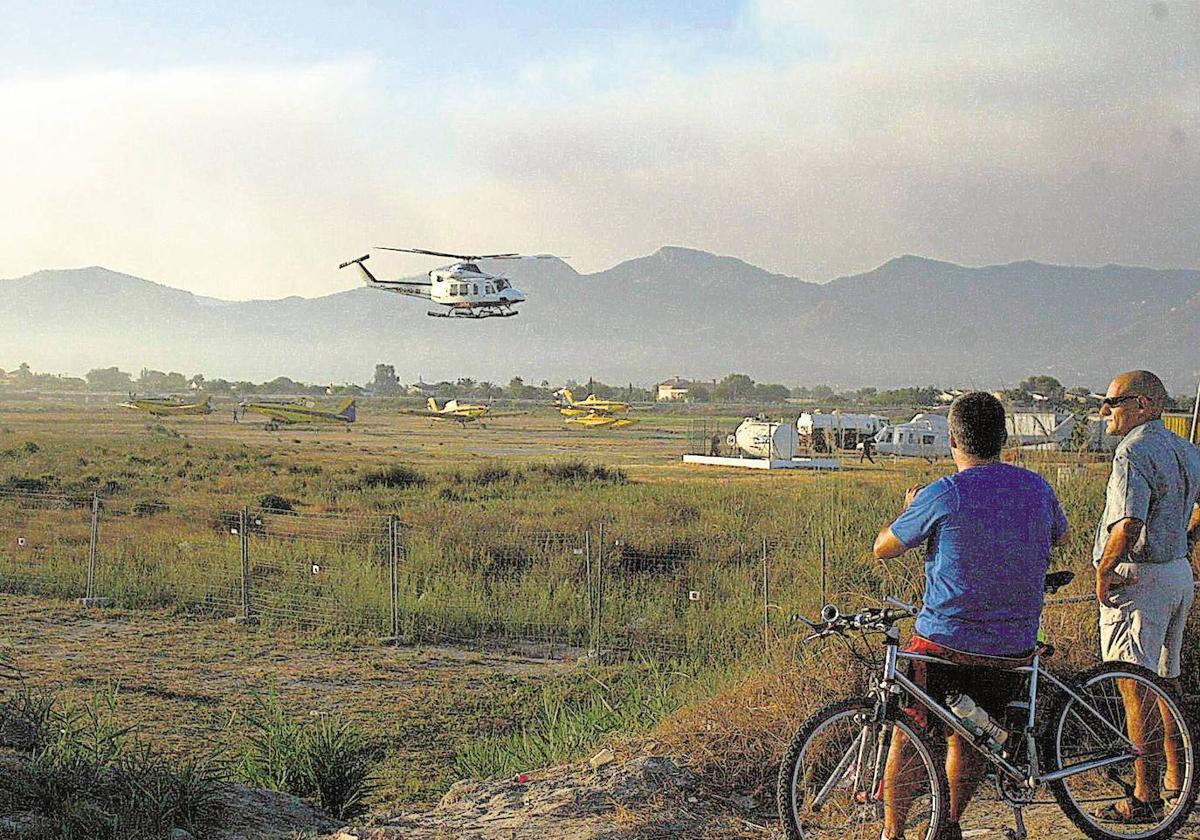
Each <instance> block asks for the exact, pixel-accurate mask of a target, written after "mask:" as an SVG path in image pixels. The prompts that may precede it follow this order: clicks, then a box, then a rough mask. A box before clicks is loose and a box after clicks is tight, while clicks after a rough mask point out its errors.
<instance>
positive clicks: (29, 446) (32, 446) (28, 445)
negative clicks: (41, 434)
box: [21, 440, 42, 455]
mask: <svg viewBox="0 0 1200 840" xmlns="http://www.w3.org/2000/svg"><path fill="white" fill-rule="evenodd" d="M21 448H22V449H24V450H25V451H26V452H27V453H29V454H30V455H35V454H37V453H38V452H41V451H42V447H40V446H38V445H37V444H36V443H34V442H33V441H31V440H27V441H25V443H24V444H23V445H22V446H21Z"/></svg>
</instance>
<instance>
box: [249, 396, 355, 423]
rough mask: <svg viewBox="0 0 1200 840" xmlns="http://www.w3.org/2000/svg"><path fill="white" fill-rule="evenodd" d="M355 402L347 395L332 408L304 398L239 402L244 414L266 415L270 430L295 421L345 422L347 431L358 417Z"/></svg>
mask: <svg viewBox="0 0 1200 840" xmlns="http://www.w3.org/2000/svg"><path fill="white" fill-rule="evenodd" d="M354 402H355V400H354V397H346V399H344V400H342V401H341V402H340V403H338V405H337V406H336V407H335V408H332V409H330V408H320V407H318V406H316V405H314V404H313V403H312V402H311V401H303V400H263V401H260V402H250V401H247V400H243V401H242V402H240V403H239V404H238V408H239V410H240V411H241V413H242V414H243V415H245V414H246V413H247V412H249V413H251V414H258V415H261V416H262V417H266V418H267V423H266V425H265V426H264V427H263V428H265V429H266V430H267V431H268V432H271V431H274V430H275V429H278V428H279V427H280V426H290V425H292V424H293V423H343V424H345V426H346V431H349V430H350V424H351V423H353V422H354V421H355V420H357V419H358V415H357V412H356V411H355V409H354Z"/></svg>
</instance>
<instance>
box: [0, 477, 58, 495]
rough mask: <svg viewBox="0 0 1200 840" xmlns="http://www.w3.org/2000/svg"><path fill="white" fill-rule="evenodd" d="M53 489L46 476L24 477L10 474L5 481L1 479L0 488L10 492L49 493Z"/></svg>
mask: <svg viewBox="0 0 1200 840" xmlns="http://www.w3.org/2000/svg"><path fill="white" fill-rule="evenodd" d="M51 489H52V488H51V486H50V482H49V481H47V480H46V479H45V478H23V477H21V476H16V475H10V476H9V477H8V478H6V479H4V481H0V490H7V491H8V492H10V493H49V492H50V491H51Z"/></svg>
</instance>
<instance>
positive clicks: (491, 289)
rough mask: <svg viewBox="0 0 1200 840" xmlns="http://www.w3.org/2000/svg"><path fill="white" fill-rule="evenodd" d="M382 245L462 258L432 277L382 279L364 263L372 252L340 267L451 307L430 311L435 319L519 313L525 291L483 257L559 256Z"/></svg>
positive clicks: (391, 289) (387, 287)
mask: <svg viewBox="0 0 1200 840" xmlns="http://www.w3.org/2000/svg"><path fill="white" fill-rule="evenodd" d="M379 248H380V250H382V251H400V252H403V253H406V254H424V255H427V256H431V257H449V258H451V259H454V260H458V262H455V263H452V264H450V265H447V266H442V267H441V268H435V269H433V270H432V271H430V272H429V274H428V277H429V279H428V280H380V279H378V278H377V277H375V275H373V274H372V273H371V272H370V270H369V269H368V268H367V267H366V266H365V265H364V263H365V262H366V261H367V260H368V259H370V256H371V255H370V254H366V255H364V256H361V257H359V258H358V259H356V260H350V261H349V262H344V263H342V264H341V265H339V266H338V268H346V267H347V266H351V265H353V266H356V267H357V268H358V271H359V274H361V275H362V278H363V280H364V282H366V284H367V285H368V286H370V287H372V288H374V289H382V290H383V291H385V292H395V293H396V294H401V295H408V296H409V297H416V298H422V299H424V300H428V301H431V302H432V303H436V304H439V305H441V306H444V307H447V311H435V310H430V311H429V312H428V313H426V314H428V315H430V316H432V317H434V318H472V319H479V318H510V317H512V316H513V315H517V314H519V313H518V312H517V310H516V309H515V308H514V307H516V305H517V304H519V303H523V302H524V300H525V294H524V292H522V291H521V290H520V289H514V288H513V286H512V283H511V282H510V281H509V280H508V278H507V277H501V276H499V275H496V274H488V273H487V272H485V271H483V270H482V269H480V267H479V266H478V265H477V263H478V262H479V261H480V260H524V259H533V260H541V259H555V257H554V256H553V255H552V254H533V255H528V256H526V255H522V254H448V253H444V252H442V251H427V250H425V249H424V248H388V247H385V246H379Z"/></svg>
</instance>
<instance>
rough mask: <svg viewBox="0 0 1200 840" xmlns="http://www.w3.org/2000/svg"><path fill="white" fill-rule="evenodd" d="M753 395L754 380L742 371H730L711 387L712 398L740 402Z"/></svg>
mask: <svg viewBox="0 0 1200 840" xmlns="http://www.w3.org/2000/svg"><path fill="white" fill-rule="evenodd" d="M753 396H754V380H753V379H751V378H750V377H749V376H747V375H746V374H744V373H731V374H729V375H728V376H726V377H725V378H724V379H722V380H721V381H720V382H718V383H717V385H716V387H715V388H713V399H715V400H718V401H720V402H742V401H745V400H748V399H750V398H751V397H753Z"/></svg>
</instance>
